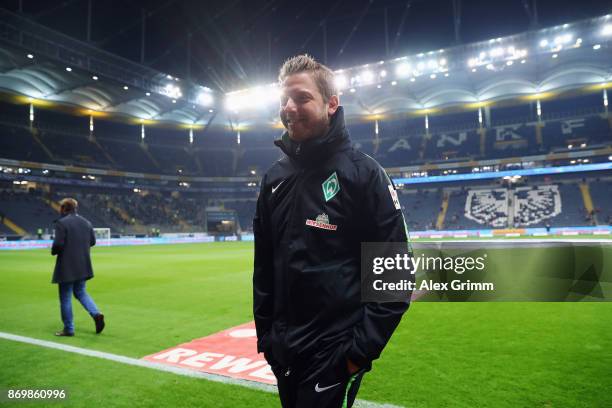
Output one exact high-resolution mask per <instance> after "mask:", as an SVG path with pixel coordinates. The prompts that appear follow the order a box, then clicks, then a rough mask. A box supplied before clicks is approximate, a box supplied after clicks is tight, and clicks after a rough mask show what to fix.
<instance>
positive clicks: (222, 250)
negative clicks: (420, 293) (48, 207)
mask: <svg viewBox="0 0 612 408" xmlns="http://www.w3.org/2000/svg"><path fill="white" fill-rule="evenodd" d="M252 248H253V247H252V244H250V243H214V244H194V245H167V246H166V245H158V246H142V247H114V248H94V249H93V262H94V270H95V274H96V278H95V279H94V280H93V281H91V282H90V284H89V291H90V293H91V294H92V296H93V297H94V299H95V301H96V302H97V304H98V306H99V307H100V309H101V310H102V311H103V312H104V313H105V314H106V316H107V324H108V326H107V329H106V330H105V331H104V333H103V334H102V335H98V336H97V335H95V334H94V330H93V322H92V320H91V318H90V317H89V316H88V315H87V314H86V312H85V311H84V310H83V309H82V308H81V307H80V305H77V304H76V303H75V304H74V313H75V326H76V334H77V335H76V336H75V337H73V338H56V337H54V336H53V332H54V331H56V330H59V329H60V328H61V321H60V314H59V304H58V299H57V287H56V286H55V285H52V284H50V280H51V271H52V268H53V258H52V257H51V256H50V255H49V251H47V250H44V251H43V250H33V251H4V252H0V279H1V282H2V283H1V284H0V331H2V332H8V333H12V334H18V335H22V336H28V337H33V338H37V339H42V340H49V341H56V342H61V343H65V344H70V345H74V346H79V347H83V348H88V349H94V350H100V351H105V352H110V353H115V354H120V355H124V356H129V357H135V358H140V357H143V356H144V355H147V354H151V353H154V352H157V351H160V350H162V349H165V348H168V347H172V346H175V345H177V344H179V343H182V342H186V341H189V340H191V339H194V338H199V337H204V336H206V335H209V334H212V333H214V332H217V331H220V330H223V329H226V328H228V327H231V326H235V325H238V324H241V323H245V322H247V321H250V320H252V314H251V273H252ZM534 250H543V249H534ZM544 250H545V249H544ZM608 259H609V258H608ZM611 367H612V303H603V302H600V303H595V302H584V303H526V302H525V303H510V302H497V303H429V302H416V303H414V304H413V305H412V306H411V308H410V310H409V311H408V313H407V314H406V315H405V317H404V319H403V321H402V323H401V324H400V326H399V328H398V330H397V331H396V333H395V334H394V336H393V338H392V340H391V342H390V343H389V345H388V347H387V348H386V349H385V351H384V353H383V355H382V357H381V359H380V360H378V361H377V362H375V364H374V369H373V371H372V372H371V373H368V374H367V375H366V376H365V378H364V381H363V384H362V388H361V391H360V393H359V398H362V399H367V400H369V401H375V402H379V403H392V404H396V405H401V406H405V407H496V408H498V407H605V406H612V393H610V390H611V389H612V368H611ZM6 388H65V389H67V390H68V392H69V395H70V397H69V399H68V400H67V401H65V402H59V403H58V402H55V403H52V404H49V405H50V406H53V407H59V406H70V407H82V406H88V407H140V406H142V407H148V406H157V407H165V406H168V407H175V406H176V407H191V406H198V407H236V406H249V407H268V406H269V407H274V406H278V405H279V404H278V401H277V397H276V396H275V395H273V394H269V393H265V392H262V391H256V390H251V389H246V388H243V387H239V386H235V385H226V384H220V383H213V382H209V381H206V380H202V379H192V378H186V377H182V376H177V375H175V374H171V373H164V372H158V371H154V370H150V369H146V368H139V367H131V366H125V365H123V364H120V363H116V362H111V361H106V360H100V359H96V358H93V357H85V356H80V355H76V354H71V353H67V352H63V351H59V350H50V349H46V348H41V347H38V346H32V345H26V344H21V343H15V342H12V341H8V340H2V339H0V389H6ZM3 406H8V404H7V403H2V402H0V408H1V407H3ZM19 406H24V407H25V406H37V407H40V406H45V404H44V403H42V402H33V403H20V404H19Z"/></svg>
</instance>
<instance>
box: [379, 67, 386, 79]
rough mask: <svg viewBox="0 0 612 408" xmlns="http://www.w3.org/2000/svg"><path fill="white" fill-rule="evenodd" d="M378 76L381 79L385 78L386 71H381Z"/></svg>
mask: <svg viewBox="0 0 612 408" xmlns="http://www.w3.org/2000/svg"><path fill="white" fill-rule="evenodd" d="M379 75H380V77H381V78H384V77H386V76H387V71H385V70H384V69H383V70H382V71H380V74H379Z"/></svg>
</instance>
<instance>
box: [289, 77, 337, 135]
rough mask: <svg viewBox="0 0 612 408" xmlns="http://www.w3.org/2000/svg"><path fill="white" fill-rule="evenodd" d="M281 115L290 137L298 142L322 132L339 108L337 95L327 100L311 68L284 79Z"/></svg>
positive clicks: (324, 131) (325, 129) (323, 132)
mask: <svg viewBox="0 0 612 408" xmlns="http://www.w3.org/2000/svg"><path fill="white" fill-rule="evenodd" d="M281 92H282V93H281V106H280V116H281V120H282V121H283V124H284V125H285V127H286V128H287V131H288V133H289V137H290V138H291V139H293V140H295V141H297V142H303V141H305V140H308V139H312V138H315V137H319V136H322V135H323V134H325V133H326V131H327V128H328V127H329V118H330V117H331V116H332V115H333V114H334V113H336V110H337V109H338V97H337V96H336V95H332V96H331V97H330V98H329V101H325V100H324V98H323V95H322V94H321V92H320V91H319V88H318V86H317V84H316V82H315V80H314V79H313V77H312V75H311V74H310V73H308V72H299V73H296V74H293V75H289V76H288V77H286V78H285V79H284V81H283V82H282V89H281Z"/></svg>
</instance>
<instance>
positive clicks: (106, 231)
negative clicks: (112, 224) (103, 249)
mask: <svg viewBox="0 0 612 408" xmlns="http://www.w3.org/2000/svg"><path fill="white" fill-rule="evenodd" d="M94 234H95V235H96V245H105V246H108V245H110V239H111V233H110V228H94Z"/></svg>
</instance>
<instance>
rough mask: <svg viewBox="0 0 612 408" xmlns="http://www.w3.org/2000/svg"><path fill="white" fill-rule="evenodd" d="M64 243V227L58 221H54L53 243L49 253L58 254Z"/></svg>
mask: <svg viewBox="0 0 612 408" xmlns="http://www.w3.org/2000/svg"><path fill="white" fill-rule="evenodd" d="M65 244H66V227H64V226H63V225H62V224H61V223H60V222H56V223H55V233H54V238H53V245H51V255H58V254H60V253H61V252H62V249H64V245H65Z"/></svg>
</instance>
